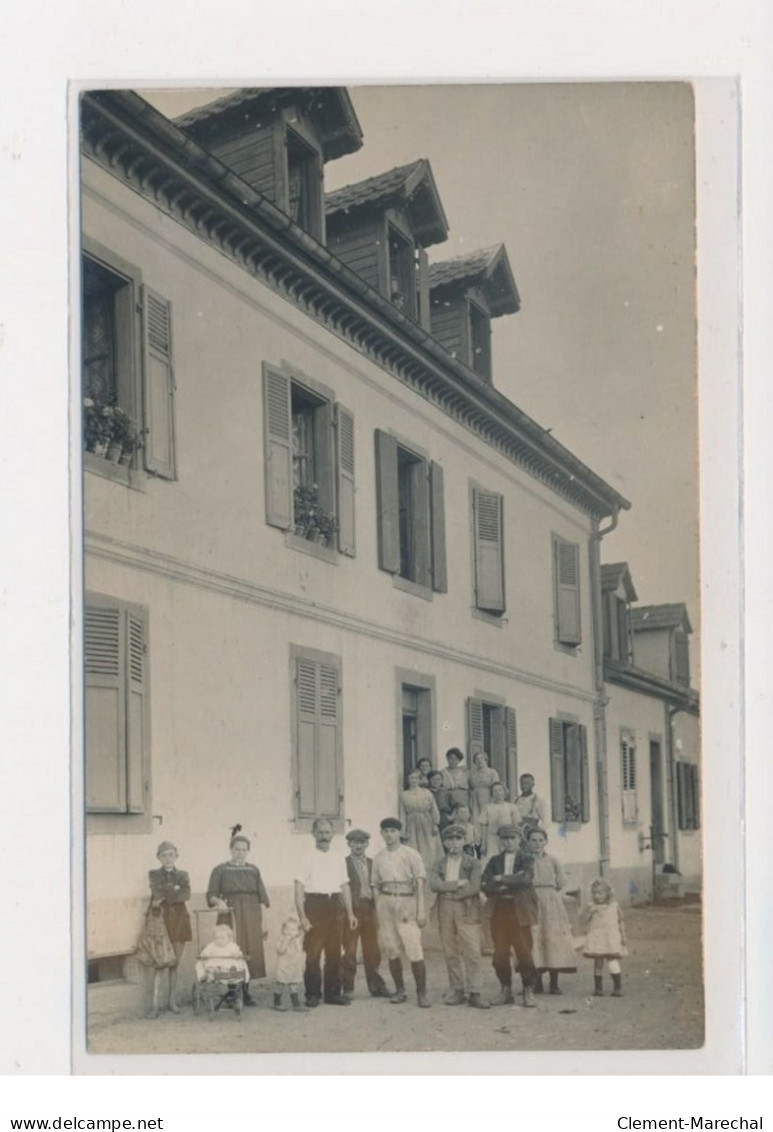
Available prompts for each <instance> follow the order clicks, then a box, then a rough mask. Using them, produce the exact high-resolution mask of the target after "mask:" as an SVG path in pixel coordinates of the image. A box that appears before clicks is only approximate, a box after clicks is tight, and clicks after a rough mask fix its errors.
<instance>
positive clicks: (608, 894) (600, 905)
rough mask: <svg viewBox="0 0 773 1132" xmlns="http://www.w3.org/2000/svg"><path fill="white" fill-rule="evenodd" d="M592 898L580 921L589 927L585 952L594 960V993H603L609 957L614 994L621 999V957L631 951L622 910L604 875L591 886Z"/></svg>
mask: <svg viewBox="0 0 773 1132" xmlns="http://www.w3.org/2000/svg"><path fill="white" fill-rule="evenodd" d="M590 898H591V903H590V905H589V906H588V908H586V910H585V912H584V913H583V915H582V918H581V923H582V924H583V926H584V927H585V928H586V930H587V935H586V938H585V947H584V950H583V955H585V957H586V959H592V960H593V987H594V990H593V993H594V995H602V994H603V993H604V988H603V985H602V973H603V971H604V960H605V959H607V960H609V973H610V975H611V976H612V987H613V990H612V997H613V998H620V996H621V995H622V993H623V989H622V974H621V971H620V959H621V957H622V956H623V955H627V954H628V949H627V947H626V938H625V924H624V922H623V913H622V912H621V910H620V905H619V904H618V903H617V901H616V900H615V897H614V893H613V892H612V886H611V884H610V883H609V881H608V880H604V878H603V877H598V879H597V880H594V882H593V884H592V885H591V886H590Z"/></svg>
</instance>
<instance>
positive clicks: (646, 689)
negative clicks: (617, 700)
mask: <svg viewBox="0 0 773 1132" xmlns="http://www.w3.org/2000/svg"><path fill="white" fill-rule="evenodd" d="M604 680H605V681H606V682H607V683H609V684H617V685H618V686H619V687H621V688H628V689H629V690H631V691H634V692H641V693H643V694H644V695H647V696H652V697H654V698H655V699H658V700H662V701H663V702H664V703H667V704H669V705H671V706H672V707H676V708H679V709H680V710H681V711H686V712H688V713H689V714H690V715H698V714H699V712H700V696H699V694H698V692H696V690H695V689H694V688H686V687H685V686H684V685H683V684H676V683H674V682H673V681H672V680H666V679H665V678H664V677H662V676H656V675H655V674H654V673H652V672H645V671H644V670H643V669H641V668H636V667H634V666H633V665H631V664H625V665H624V664H618V663H616V662H615V661H613V660H605V661H604Z"/></svg>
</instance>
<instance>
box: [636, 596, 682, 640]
mask: <svg viewBox="0 0 773 1132" xmlns="http://www.w3.org/2000/svg"><path fill="white" fill-rule="evenodd" d="M631 628H632V629H633V631H634V633H642V632H647V631H648V630H650V629H682V630H683V631H684V632H685V633H692V625H691V624H690V618H689V617H688V616H687V606H686V605H685V604H684V602H681V601H680V602H674V603H672V604H670V605H641V606H639V608H638V609H632V610H631Z"/></svg>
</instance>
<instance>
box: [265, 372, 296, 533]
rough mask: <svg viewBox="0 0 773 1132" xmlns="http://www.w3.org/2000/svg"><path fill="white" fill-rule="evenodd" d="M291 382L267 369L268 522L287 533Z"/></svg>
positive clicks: (290, 494)
mask: <svg viewBox="0 0 773 1132" xmlns="http://www.w3.org/2000/svg"><path fill="white" fill-rule="evenodd" d="M290 397H291V386H290V379H289V377H287V375H286V374H283V373H280V372H279V371H278V370H275V369H271V368H269V367H268V366H266V367H264V370H263V437H264V454H265V480H266V522H267V523H268V524H269V525H270V526H272V527H280V528H281V529H282V530H287V529H288V527H291V526H292V524H293V490H292V489H293V460H292V442H291V432H292V405H291V399H290Z"/></svg>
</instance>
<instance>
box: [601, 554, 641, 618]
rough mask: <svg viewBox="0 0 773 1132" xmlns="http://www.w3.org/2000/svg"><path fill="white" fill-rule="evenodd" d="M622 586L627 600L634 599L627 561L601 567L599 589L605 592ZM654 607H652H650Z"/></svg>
mask: <svg viewBox="0 0 773 1132" xmlns="http://www.w3.org/2000/svg"><path fill="white" fill-rule="evenodd" d="M620 586H623V588H624V589H625V596H626V600H627V601H636V600H637V595H636V590H635V589H634V585H633V579H632V578H631V572H630V570H629V569H628V563H627V562H611V563H609V564H608V565H605V566H602V567H601V591H602V593H607V592H608V591H609V590H617V589H619V588H620ZM651 608H654V607H651Z"/></svg>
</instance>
